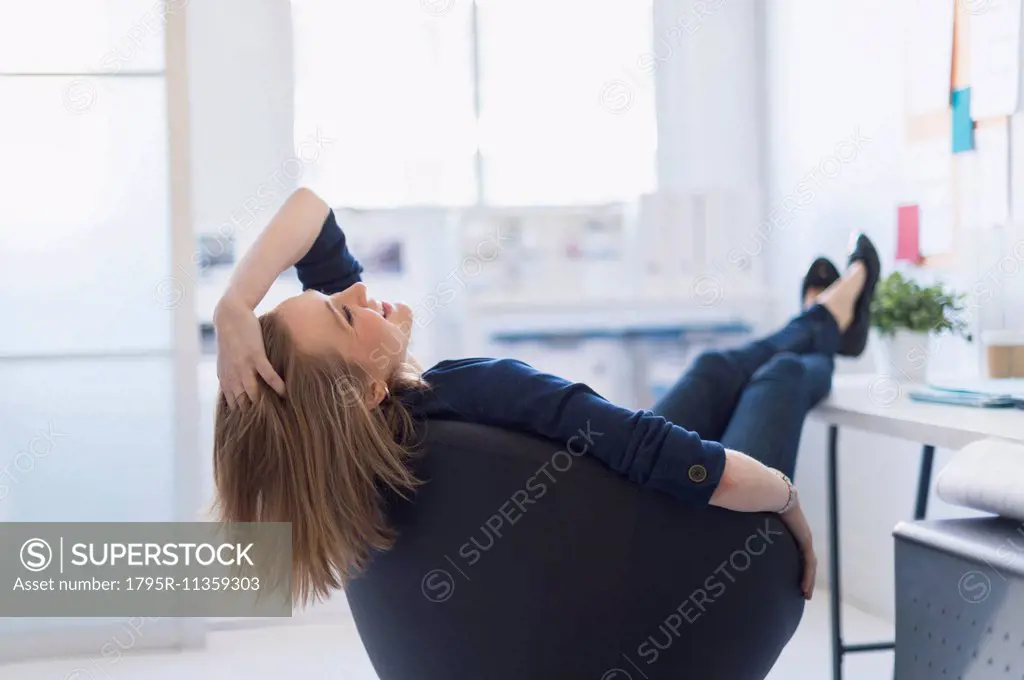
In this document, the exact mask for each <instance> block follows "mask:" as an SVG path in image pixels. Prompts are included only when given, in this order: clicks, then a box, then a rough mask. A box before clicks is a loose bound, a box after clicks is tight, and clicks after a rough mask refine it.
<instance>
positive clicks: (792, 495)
mask: <svg viewBox="0 0 1024 680" xmlns="http://www.w3.org/2000/svg"><path fill="white" fill-rule="evenodd" d="M772 472H774V473H775V474H777V475H778V476H779V477H782V481H784V482H785V483H786V487H787V488H789V499H788V500H787V501H786V504H785V505H783V506H782V508H781V509H780V510H776V511H775V512H776V513H778V514H780V515H782V514H785V513H787V512H789V511H790V510H791V509H792V508H793V506H794V505H796V487H795V486H793V482H792V481H791V480H790V479H789V477H787V476H786V473H784V472H782V471H781V470H776V469H774V468H773V469H772Z"/></svg>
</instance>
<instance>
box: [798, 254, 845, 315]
mask: <svg viewBox="0 0 1024 680" xmlns="http://www.w3.org/2000/svg"><path fill="white" fill-rule="evenodd" d="M838 280H839V270H838V269H836V266H835V265H834V264H832V260H830V259H828V258H827V257H819V258H818V259H817V260H815V261H814V262H812V263H811V266H810V267H808V268H807V273H806V274H804V283H803V286H801V287H800V307H801V308H803V306H804V300H806V299H807V291H808V290H810V289H811V288H817V289H819V290H825V289H826V288H828V287H829V286H831V285H832V284H833V283H835V282H836V281H838Z"/></svg>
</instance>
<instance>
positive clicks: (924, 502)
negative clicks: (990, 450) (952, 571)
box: [828, 425, 935, 680]
mask: <svg viewBox="0 0 1024 680" xmlns="http://www.w3.org/2000/svg"><path fill="white" fill-rule="evenodd" d="M838 443H839V428H838V427H837V426H835V425H831V426H829V429H828V538H829V562H830V564H829V581H830V584H829V585H830V587H831V606H832V680H842V678H843V656H844V655H845V654H846V653H847V652H875V651H883V650H887V649H895V648H896V645H895V643H892V642H878V643H870V644H859V645H848V646H844V645H843V629H842V616H841V613H842V609H841V606H842V594H841V589H840V584H841V579H840V572H841V570H840V564H839V456H838V453H839V451H838V448H839V446H838ZM934 466H935V447H934V446H930V445H928V444H925V446H924V448H922V449H921V469H920V472H919V473H918V478H917V502H916V503H915V504H914V519H915V520H922V519H924V518H925V517H926V515H927V514H928V495H929V493H930V491H931V486H932V469H933V468H934ZM894 665H895V664H894ZM893 677H894V678H895V669H894V671H893Z"/></svg>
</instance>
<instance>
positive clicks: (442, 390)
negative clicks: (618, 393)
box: [425, 359, 726, 506]
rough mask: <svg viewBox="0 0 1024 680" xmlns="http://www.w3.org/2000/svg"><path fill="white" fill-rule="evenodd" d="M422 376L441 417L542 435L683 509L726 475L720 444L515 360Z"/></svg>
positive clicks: (452, 366)
mask: <svg viewBox="0 0 1024 680" xmlns="http://www.w3.org/2000/svg"><path fill="white" fill-rule="evenodd" d="M425 377H426V378H427V381H428V382H429V383H430V384H431V385H432V386H433V391H434V393H435V395H436V399H435V400H436V401H437V402H443V406H444V408H443V412H444V413H445V414H457V415H458V416H459V417H461V418H464V419H465V420H469V421H471V422H478V423H482V424H488V425H497V426H500V427H507V428H510V429H515V430H520V431H523V432H528V433H530V434H534V435H539V436H542V437H547V438H548V439H552V440H554V441H556V442H560V443H562V444H563V445H566V446H567V447H568V449H567V450H569V451H570V452H578V453H579V454H580V455H583V454H584V453H585V454H587V455H591V456H593V457H594V458H597V459H598V460H600V461H601V462H602V463H604V464H605V465H607V466H608V467H609V468H611V469H612V470H614V471H615V472H617V473H619V474H621V475H623V476H624V477H627V478H628V479H630V480H631V481H633V482H634V483H636V484H638V485H639V486H641V487H644V488H646V489H654V490H657V491H662V492H664V493H667V494H670V495H672V496H674V497H675V498H677V499H679V500H680V501H683V502H685V503H687V504H691V505H698V506H700V505H707V504H708V501H710V499H711V496H712V494H713V493H714V492H715V489H716V488H717V487H718V484H719V482H720V480H721V479H722V474H723V473H724V471H725V458H726V454H725V448H724V447H723V446H722V445H721V444H719V443H718V442H713V441H706V440H702V439H701V438H700V436H699V435H698V434H697V433H696V432H691V431H689V430H686V429H684V428H682V427H680V426H678V425H676V424H674V423H672V422H669V421H668V420H666V419H665V418H664V417H662V416H659V415H655V414H654V413H651V412H650V411H643V410H640V411H633V410H630V409H627V408H623V407H621V406H617V405H615V404H613V403H611V402H609V401H608V400H606V399H605V398H603V397H602V396H600V395H599V394H597V393H596V392H594V391H593V390H592V389H590V388H589V387H588V386H587V385H585V384H583V383H574V382H570V381H568V380H564V379H563V378H559V377H557V376H553V375H549V374H546V373H541V372H540V371H537V370H536V369H534V368H533V367H531V366H529V365H528V364H524V363H522V362H520V361H516V360H514V359H462V360H456V361H450V362H442V363H441V364H439V365H438V366H436V367H435V368H433V369H431V370H430V371H428V372H427V374H426V376H425Z"/></svg>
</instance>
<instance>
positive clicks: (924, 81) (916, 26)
mask: <svg viewBox="0 0 1024 680" xmlns="http://www.w3.org/2000/svg"><path fill="white" fill-rule="evenodd" d="M955 2H956V0H911V1H910V7H909V15H908V23H907V27H906V28H907V40H906V50H907V53H906V62H907V72H906V73H907V75H906V77H907V81H906V85H907V90H906V91H907V113H909V114H910V115H915V114H921V113H932V112H935V111H942V110H943V109H946V108H949V94H950V82H951V81H952V68H953V19H954V17H955V4H954V3H955Z"/></svg>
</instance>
